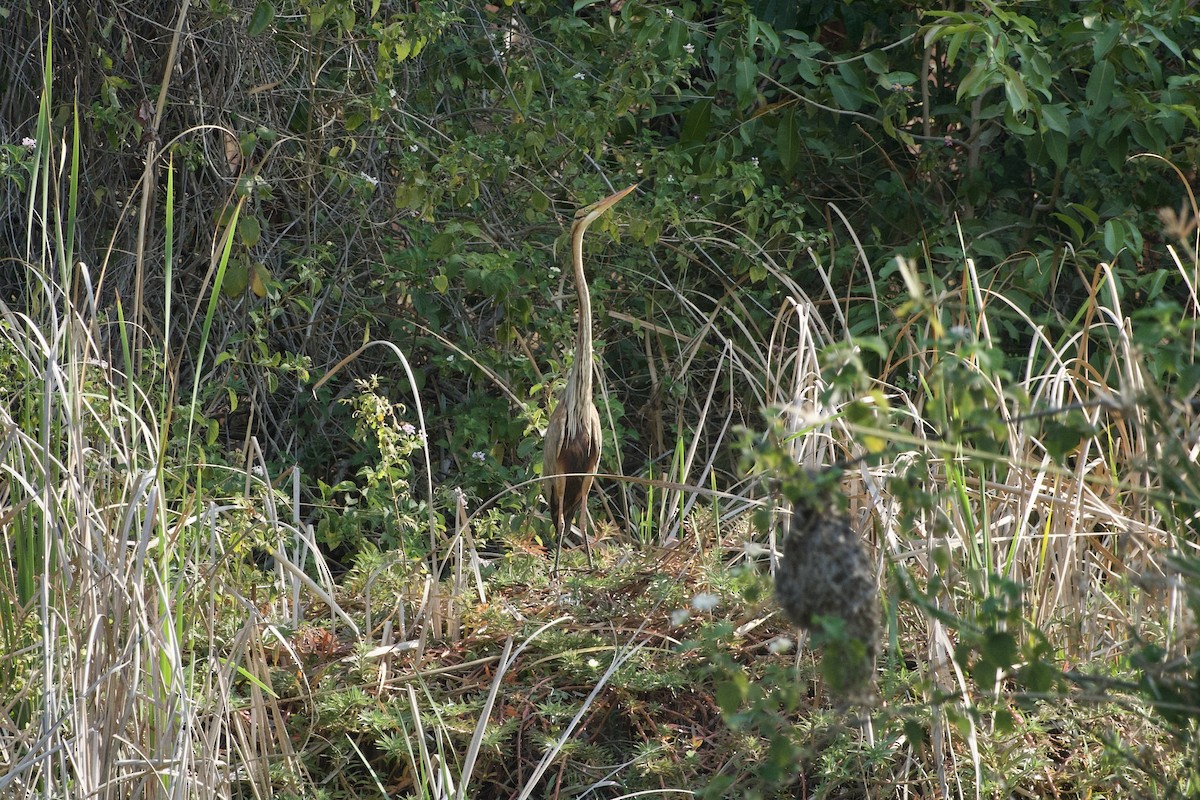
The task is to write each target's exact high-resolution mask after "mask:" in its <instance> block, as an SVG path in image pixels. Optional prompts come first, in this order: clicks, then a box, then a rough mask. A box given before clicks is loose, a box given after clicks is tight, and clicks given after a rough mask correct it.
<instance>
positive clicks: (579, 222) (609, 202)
mask: <svg viewBox="0 0 1200 800" xmlns="http://www.w3.org/2000/svg"><path fill="white" fill-rule="evenodd" d="M636 188H637V184H636V183H635V184H633V186H627V187H625V188H624V189H622V190H621V191H619V192H617V193H616V194H610V195H609V196H608V197H606V198H604V199H603V200H599V201H597V202H595V203H592V204H591V205H590V206H584V207H583V208H581V209H579V210H578V211H576V212H575V227H578V228H583V229H586V228H587V226H588V225H591V224H592V223H593V222H595V221H596V220H597V219H599V217H600V215H601V214H603V213H604V212H605V211H608V210H609V209H610V208H612V207H613V206H615V205H616V204H617V203H618V202H619V201H620V200H621V198H623V197H624V196H625V195H627V194H629V193H630V192H632V191H633V190H634V189H636Z"/></svg>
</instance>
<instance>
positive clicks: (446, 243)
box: [427, 233, 454, 258]
mask: <svg viewBox="0 0 1200 800" xmlns="http://www.w3.org/2000/svg"><path fill="white" fill-rule="evenodd" d="M427 252H428V253H429V255H431V256H433V257H434V258H445V257H446V256H448V255H450V254H451V253H453V252H454V236H453V235H452V234H449V233H439V234H438V235H437V236H435V237H433V239H432V240H430V242H429V247H428V250H427Z"/></svg>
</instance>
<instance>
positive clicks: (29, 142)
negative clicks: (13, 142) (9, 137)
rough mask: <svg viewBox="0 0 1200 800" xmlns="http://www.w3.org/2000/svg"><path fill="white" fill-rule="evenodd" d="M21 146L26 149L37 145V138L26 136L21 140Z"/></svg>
mask: <svg viewBox="0 0 1200 800" xmlns="http://www.w3.org/2000/svg"><path fill="white" fill-rule="evenodd" d="M21 146H22V147H24V148H25V149H26V150H32V149H33V148H35V147H37V139H33V138H30V137H28V136H26V137H25V138H24V139H22V140H21Z"/></svg>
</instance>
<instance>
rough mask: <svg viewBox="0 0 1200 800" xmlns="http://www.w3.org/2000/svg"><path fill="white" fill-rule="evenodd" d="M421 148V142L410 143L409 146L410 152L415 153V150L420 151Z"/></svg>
mask: <svg viewBox="0 0 1200 800" xmlns="http://www.w3.org/2000/svg"><path fill="white" fill-rule="evenodd" d="M420 149H421V146H420V145H419V144H410V145H409V146H408V150H409V152H410V153H415V152H417V151H418V150H420Z"/></svg>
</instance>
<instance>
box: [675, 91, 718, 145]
mask: <svg viewBox="0 0 1200 800" xmlns="http://www.w3.org/2000/svg"><path fill="white" fill-rule="evenodd" d="M711 128H712V102H711V101H709V100H703V101H701V102H699V103H696V104H694V105H693V106H692V107H691V108H690V109H688V112H687V115H686V116H684V118H683V127H682V129H681V130H680V132H679V143H680V144H681V145H683V147H684V148H685V149H687V148H691V147H695V146H697V145H701V144H704V141H705V139H707V138H708V132H709V130H710V129H711Z"/></svg>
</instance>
